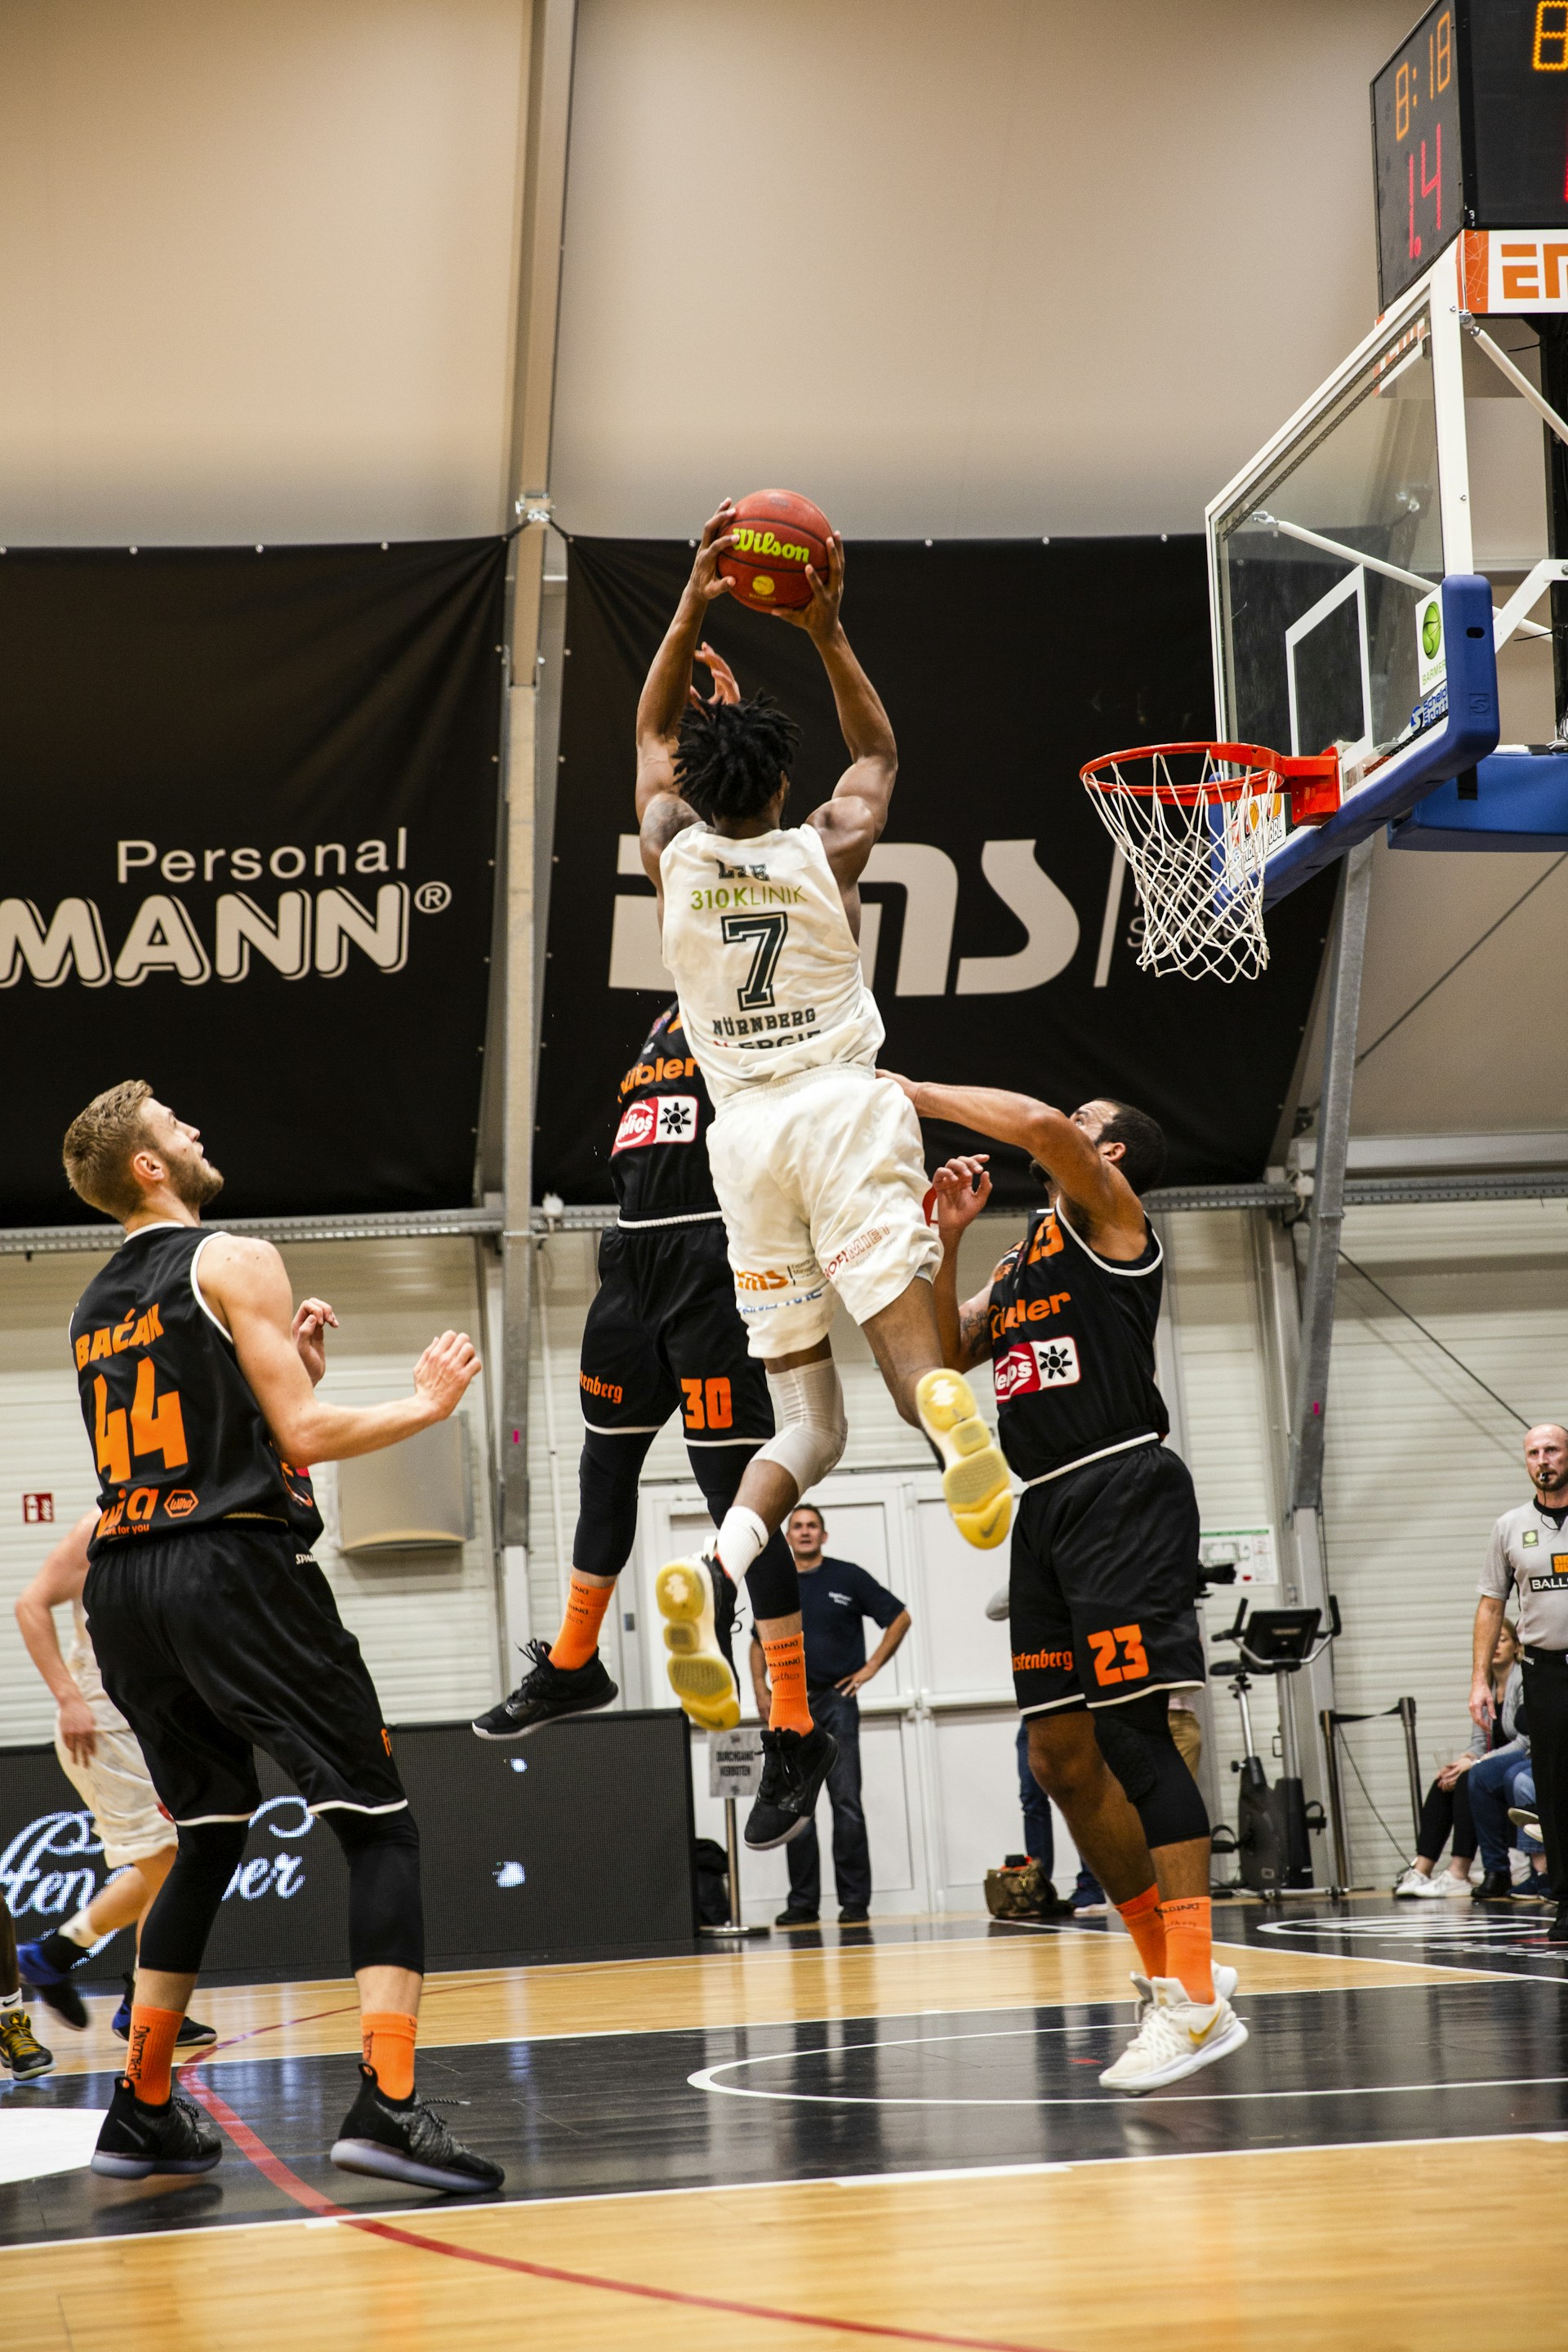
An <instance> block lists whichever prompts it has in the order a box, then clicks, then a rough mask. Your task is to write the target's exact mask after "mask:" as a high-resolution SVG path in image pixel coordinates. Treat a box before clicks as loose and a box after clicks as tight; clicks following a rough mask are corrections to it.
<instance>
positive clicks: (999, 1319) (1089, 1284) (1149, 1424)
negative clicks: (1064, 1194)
mask: <svg viewBox="0 0 1568 2352" xmlns="http://www.w3.org/2000/svg"><path fill="white" fill-rule="evenodd" d="M1163 1283H1164V1262H1163V1253H1162V1251H1161V1248H1160V1244H1159V1242H1158V1241H1157V1240H1156V1238H1155V1236H1154V1234H1152V1232H1151V1233H1150V1234H1149V1237H1148V1240H1147V1242H1146V1243H1145V1244H1144V1248H1143V1253H1142V1256H1141V1257H1136V1258H1133V1259H1131V1261H1129V1262H1128V1263H1126V1264H1122V1263H1121V1262H1120V1261H1118V1260H1116V1259H1113V1258H1105V1257H1100V1256H1098V1255H1096V1253H1095V1252H1094V1251H1093V1250H1091V1249H1090V1248H1089V1244H1088V1243H1087V1242H1084V1241H1081V1240H1080V1239H1079V1235H1078V1234H1076V1233H1075V1232H1074V1230H1073V1228H1072V1226H1071V1225H1070V1224H1069V1223H1068V1220H1067V1219H1066V1217H1065V1216H1061V1215H1058V1213H1057V1211H1056V1210H1055V1209H1042V1210H1040V1211H1039V1212H1038V1213H1037V1214H1036V1215H1035V1216H1033V1217H1031V1218H1030V1220H1029V1225H1028V1230H1027V1232H1026V1234H1025V1235H1024V1238H1023V1240H1022V1241H1021V1242H1020V1243H1019V1244H1018V1245H1017V1247H1016V1249H1011V1250H1009V1251H1008V1253H1007V1255H1006V1256H1005V1258H1004V1259H1003V1260H1002V1263H1001V1265H999V1266H998V1267H997V1269H996V1272H995V1275H994V1277H993V1279H992V1285H991V1297H990V1303H989V1307H988V1309H987V1313H988V1315H989V1318H990V1334H991V1368H992V1370H993V1372H994V1376H995V1381H996V1405H997V1414H996V1424H997V1426H996V1433H997V1436H998V1437H999V1438H1000V1440H1001V1444H1002V1451H1003V1452H1004V1454H1005V1455H1006V1457H1007V1460H1008V1462H1009V1464H1010V1465H1011V1466H1012V1467H1013V1468H1014V1469H1015V1470H1016V1472H1017V1473H1018V1475H1019V1476H1020V1477H1022V1478H1026V1479H1032V1478H1048V1477H1050V1476H1052V1475H1054V1474H1056V1473H1057V1472H1058V1471H1062V1470H1068V1469H1070V1468H1071V1467H1072V1465H1074V1464H1075V1463H1078V1462H1083V1461H1086V1460H1088V1459H1089V1458H1091V1457H1092V1456H1094V1455H1096V1454H1110V1453H1113V1452H1115V1451H1117V1450H1118V1449H1119V1448H1121V1447H1122V1446H1125V1445H1130V1444H1137V1443H1138V1442H1139V1441H1140V1440H1141V1439H1147V1438H1163V1437H1164V1436H1165V1435H1166V1433H1168V1431H1169V1429H1170V1426H1171V1422H1170V1415H1169V1414H1168V1413H1167V1412H1166V1411H1165V1402H1164V1399H1163V1397H1162V1396H1161V1394H1160V1391H1159V1390H1158V1389H1157V1388H1156V1386H1155V1385H1154V1327H1155V1325H1156V1324H1157V1323H1158V1321H1159V1319H1160V1294H1161V1291H1162V1288H1163Z"/></svg>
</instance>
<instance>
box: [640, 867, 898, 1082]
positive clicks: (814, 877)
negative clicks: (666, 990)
mask: <svg viewBox="0 0 1568 2352" xmlns="http://www.w3.org/2000/svg"><path fill="white" fill-rule="evenodd" d="M659 875H660V879H661V881H662V883H663V887H664V933H663V948H664V961H665V962H666V964H667V965H668V968H669V970H670V971H671V972H672V973H673V974H674V977H675V984H676V988H677V990H678V991H679V997H680V1013H681V1019H682V1021H683V1023H684V1024H685V1028H686V1034H687V1036H688V1037H689V1040H690V1043H691V1050H692V1052H693V1054H694V1055H696V1057H697V1060H698V1063H699V1065H700V1068H701V1071H702V1075H703V1076H704V1077H705V1078H706V1079H707V1081H708V1086H709V1090H710V1093H711V1095H712V1097H713V1099H714V1102H715V1104H717V1105H722V1103H723V1102H724V1101H725V1100H726V1098H728V1097H733V1096H734V1095H736V1094H738V1093H740V1092H741V1091H742V1089H744V1088H748V1087H755V1086H765V1085H766V1084H768V1083H769V1081H770V1080H772V1079H774V1078H793V1077H795V1076H798V1075H799V1073H800V1072H801V1071H803V1070H809V1069H817V1068H821V1067H822V1066H824V1065H827V1064H834V1063H848V1064H858V1065H860V1066H862V1067H864V1068H866V1069H872V1068H874V1067H875V1066H876V1060H877V1049H878V1047H879V1045H880V1044H881V1042H882V1034H883V1032H882V1022H881V1016H880V1014H879V1013H878V1011H877V1001H876V999H875V997H874V996H873V995H872V994H871V992H870V990H869V989H868V987H867V985H866V982H865V978H864V975H863V974H862V972H861V970H860V950H859V948H858V946H857V944H856V940H855V935H854V933H853V931H851V929H850V928H849V918H848V916H847V914H846V913H845V911H844V900H843V898H842V897H841V896H840V893H839V888H838V885H837V882H836V881H835V880H834V878H833V869H832V867H831V866H829V865H828V862H827V852H826V848H825V846H824V845H823V839H822V835H820V834H819V833H818V832H817V830H816V826H815V825H810V824H800V825H792V826H789V827H787V828H785V829H784V830H781V831H779V832H776V833H762V834H755V835H752V836H750V837H749V838H748V839H746V840H743V841H732V840H731V839H729V838H728V837H727V836H726V835H723V834H718V833H714V832H712V831H711V830H710V828H709V827H708V826H707V825H705V824H694V825H689V826H688V827H687V828H686V830H685V831H684V832H683V833H678V834H677V835H676V836H675V839H674V840H673V841H672V842H671V843H670V844H669V846H668V848H667V849H666V851H665V853H664V856H663V857H662V858H661V860H660V862H659Z"/></svg>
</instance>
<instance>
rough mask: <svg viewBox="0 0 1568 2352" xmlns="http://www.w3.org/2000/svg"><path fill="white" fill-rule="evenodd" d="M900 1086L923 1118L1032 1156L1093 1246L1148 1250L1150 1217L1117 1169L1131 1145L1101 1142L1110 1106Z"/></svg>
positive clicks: (908, 1083) (998, 1091)
mask: <svg viewBox="0 0 1568 2352" xmlns="http://www.w3.org/2000/svg"><path fill="white" fill-rule="evenodd" d="M899 1083H900V1086H901V1087H903V1089H904V1092H905V1093H906V1094H907V1095H908V1096H909V1098H910V1102H911V1103H913V1105H914V1107H915V1113H916V1116H917V1118H940V1119H945V1120H947V1121H949V1122H950V1123H951V1124H952V1126H954V1127H968V1128H973V1130H974V1131H975V1133H976V1134H977V1135H988V1136H990V1137H992V1138H993V1139H994V1141H995V1142H997V1143H1011V1144H1015V1145H1016V1146H1017V1148H1018V1149H1019V1150H1023V1151H1026V1152H1027V1153H1028V1154H1029V1156H1030V1158H1031V1159H1032V1160H1035V1161H1037V1164H1038V1165H1039V1166H1040V1167H1041V1168H1043V1169H1044V1170H1046V1171H1047V1173H1048V1175H1049V1176H1050V1178H1051V1181H1052V1182H1053V1183H1054V1184H1055V1185H1056V1186H1057V1187H1058V1190H1059V1192H1060V1193H1061V1197H1062V1199H1063V1201H1064V1202H1066V1204H1067V1206H1068V1209H1070V1210H1072V1211H1074V1212H1075V1213H1076V1214H1075V1219H1074V1222H1075V1223H1078V1224H1079V1225H1080V1226H1081V1227H1082V1228H1083V1237H1084V1239H1085V1240H1086V1241H1088V1242H1090V1243H1093V1244H1096V1245H1097V1246H1098V1245H1099V1244H1100V1243H1102V1242H1106V1241H1120V1242H1121V1243H1122V1244H1123V1245H1124V1246H1132V1247H1134V1248H1137V1249H1141V1248H1142V1245H1143V1242H1144V1238H1145V1232H1146V1228H1145V1225H1144V1220H1143V1212H1142V1209H1141V1208H1140V1206H1139V1204H1138V1196H1137V1194H1136V1193H1135V1192H1133V1190H1132V1188H1131V1185H1130V1184H1129V1183H1128V1181H1127V1179H1126V1178H1125V1176H1123V1175H1122V1173H1121V1170H1120V1169H1119V1168H1118V1167H1117V1165H1116V1162H1117V1160H1120V1159H1121V1157H1122V1153H1123V1150H1124V1148H1125V1147H1124V1146H1123V1145H1122V1144H1121V1143H1119V1142H1107V1141H1102V1140H1101V1139H1100V1128H1101V1127H1102V1126H1105V1125H1107V1124H1109V1123H1110V1118H1111V1106H1110V1104H1109V1103H1100V1102H1092V1103H1086V1104H1085V1105H1084V1106H1083V1108H1081V1109H1080V1110H1076V1111H1074V1112H1072V1113H1071V1115H1070V1116H1069V1115H1068V1112H1066V1111H1061V1110H1057V1109H1054V1108H1052V1106H1051V1105H1050V1104H1049V1103H1045V1102H1037V1100H1036V1099H1035V1097H1033V1096H1032V1095H1016V1094H1009V1093H1007V1092H1006V1091H1005V1089H1004V1088H1002V1087H943V1086H933V1085H931V1083H930V1082H929V1081H926V1080H921V1081H918V1082H917V1081H915V1080H913V1079H910V1078H900V1081H899ZM1101 1115H1102V1116H1101Z"/></svg>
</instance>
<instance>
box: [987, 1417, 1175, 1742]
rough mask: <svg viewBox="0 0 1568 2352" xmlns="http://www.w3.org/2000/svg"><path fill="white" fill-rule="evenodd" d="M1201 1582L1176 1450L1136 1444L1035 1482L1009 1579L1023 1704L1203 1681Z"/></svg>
mask: <svg viewBox="0 0 1568 2352" xmlns="http://www.w3.org/2000/svg"><path fill="white" fill-rule="evenodd" d="M1199 1581H1200V1570H1199V1561H1198V1503H1197V1496H1196V1495H1195V1494H1194V1492H1193V1480H1192V1473H1191V1472H1190V1471H1189V1470H1188V1468H1187V1465H1186V1464H1185V1463H1184V1461H1183V1460H1182V1457H1181V1455H1180V1454H1173V1453H1172V1452H1171V1450H1170V1448H1169V1446H1166V1445H1156V1444H1148V1445H1135V1446H1131V1447H1130V1448H1129V1449H1128V1451H1127V1452H1126V1453H1125V1454H1108V1455H1106V1457H1105V1458H1104V1460H1103V1461H1100V1462H1086V1463H1084V1464H1083V1465H1081V1466H1080V1467H1079V1469H1076V1470H1068V1471H1065V1472H1064V1473H1063V1474H1062V1475H1061V1476H1060V1477H1058V1478H1053V1479H1050V1480H1048V1481H1047V1483H1046V1484H1044V1485H1042V1486H1030V1487H1028V1488H1027V1489H1026V1492H1025V1494H1024V1497H1023V1500H1022V1502H1021V1503H1020V1505H1019V1507H1018V1516H1017V1517H1016V1519H1015V1521H1014V1523H1013V1554H1012V1563H1011V1572H1010V1574H1009V1578H1008V1594H1009V1614H1008V1624H1009V1629H1010V1631H1011V1633H1012V1637H1013V1688H1014V1691H1015V1693H1016V1696H1017V1701H1018V1708H1019V1712H1020V1713H1021V1714H1023V1715H1044V1714H1047V1713H1049V1712H1051V1711H1053V1710H1055V1709H1058V1708H1066V1707H1081V1706H1090V1707H1101V1706H1118V1705H1119V1704H1120V1703H1121V1701H1122V1700H1124V1699H1130V1698H1139V1697H1142V1695H1143V1693H1144V1692H1145V1691H1169V1690H1184V1689H1189V1688H1191V1687H1192V1685H1194V1684H1201V1683H1202V1681H1203V1679H1204V1653H1203V1643H1202V1641H1201V1639H1200V1637H1199V1633H1198V1616H1197V1589H1198V1584H1199Z"/></svg>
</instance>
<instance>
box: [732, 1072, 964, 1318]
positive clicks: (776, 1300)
mask: <svg viewBox="0 0 1568 2352" xmlns="http://www.w3.org/2000/svg"><path fill="white" fill-rule="evenodd" d="M708 1161H709V1165H710V1168H711V1170H712V1171H713V1186H714V1190H715V1191H716V1192H717V1193H718V1195H719V1205H720V1207H721V1209H722V1210H723V1212H724V1230H725V1233H726V1234H727V1235H728V1238H729V1244H730V1265H731V1269H732V1270H733V1273H734V1276H735V1304H736V1305H737V1307H739V1308H740V1310H741V1315H742V1319H743V1321H744V1323H745V1326H746V1336H747V1344H748V1346H749V1348H750V1349H751V1352H752V1355H753V1356H761V1357H762V1358H763V1360H767V1359H768V1358H770V1357H776V1356H788V1355H793V1354H795V1353H796V1352H797V1351H798V1350H799V1349H803V1348H810V1347H813V1346H815V1344H816V1341H817V1340H819V1339H826V1336H827V1331H828V1327H829V1325H830V1324H831V1323H832V1321H833V1307H834V1294H835V1292H837V1296H838V1297H840V1298H842V1300H843V1301H844V1304H845V1306H846V1307H847V1308H848V1310H849V1312H850V1314H851V1315H853V1317H854V1318H855V1320H856V1322H857V1323H865V1322H868V1320H869V1319H870V1318H871V1317H872V1316H873V1315H877V1314H879V1313H880V1311H881V1309H882V1308H883V1307H890V1306H891V1304H892V1302H893V1300H894V1299H895V1298H897V1297H899V1296H900V1293H901V1292H902V1291H904V1290H907V1289H908V1287H909V1286H910V1283H911V1282H912V1281H914V1279H915V1278H916V1276H924V1278H925V1279H926V1280H927V1281H928V1282H930V1281H931V1279H932V1278H933V1276H935V1273H936V1268H937V1265H938V1262H939V1260H940V1258H941V1255H942V1246H941V1244H940V1243H939V1242H938V1240H937V1237H936V1234H935V1233H934V1232H933V1230H932V1229H931V1226H930V1225H928V1224H927V1223H926V1221H925V1216H924V1213H923V1208H924V1202H925V1194H926V1171H925V1155H924V1151H923V1150H922V1147H921V1129H920V1121H919V1119H917V1118H916V1117H915V1114H914V1111H913V1108H911V1106H910V1099H909V1097H908V1096H907V1095H906V1094H905V1093H904V1091H903V1089H902V1087H896V1086H895V1085H894V1084H893V1082H892V1080H891V1079H890V1078H879V1077H878V1076H876V1074H875V1072H874V1071H871V1070H868V1069H863V1068H861V1067H859V1066H857V1065H853V1064H851V1065H845V1064H842V1063H840V1064H830V1065H829V1066H826V1068H823V1069H819V1070H806V1071H804V1072H803V1073H802V1074H801V1076H799V1077H795V1078H784V1079H778V1080H775V1081H773V1083H772V1084H771V1085H767V1086H759V1087H754V1088H752V1089H751V1090H750V1091H748V1092H746V1093H743V1094H739V1095H732V1096H731V1097H729V1098H728V1099H727V1100H726V1101H725V1102H724V1103H722V1104H721V1106H720V1108H719V1112H718V1115H717V1117H716V1118H715V1119H714V1121H713V1124H712V1126H711V1127H710V1129H709V1130H708Z"/></svg>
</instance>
